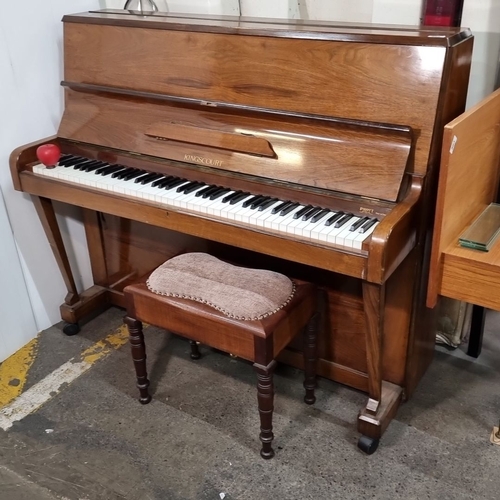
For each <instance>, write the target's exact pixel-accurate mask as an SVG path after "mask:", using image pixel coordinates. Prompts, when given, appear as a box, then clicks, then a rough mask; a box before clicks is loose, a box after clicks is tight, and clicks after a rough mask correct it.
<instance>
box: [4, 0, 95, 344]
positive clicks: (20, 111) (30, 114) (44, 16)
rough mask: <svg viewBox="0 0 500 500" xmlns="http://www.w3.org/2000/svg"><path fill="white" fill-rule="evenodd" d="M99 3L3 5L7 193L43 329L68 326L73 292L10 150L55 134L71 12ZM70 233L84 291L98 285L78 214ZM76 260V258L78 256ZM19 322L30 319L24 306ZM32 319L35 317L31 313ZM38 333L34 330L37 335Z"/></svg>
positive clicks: (69, 0)
mask: <svg viewBox="0 0 500 500" xmlns="http://www.w3.org/2000/svg"><path fill="white" fill-rule="evenodd" d="M98 6H99V3H98V1H97V0H45V1H43V2H40V1H39V0H24V1H23V2H22V10H21V11H20V10H19V5H18V2H2V8H1V10H2V13H1V15H0V65H1V66H0V75H1V77H0V89H1V94H0V95H1V97H2V100H1V104H0V105H1V115H0V116H1V119H2V123H1V134H0V165H1V168H0V188H1V189H2V191H3V195H4V198H5V204H6V206H7V212H8V215H9V218H10V224H11V226H12V229H13V231H14V236H15V239H16V243H17V247H18V250H19V254H20V256H19V257H20V260H21V263H22V265H23V270H24V275H25V280H26V283H27V285H28V291H29V295H30V299H31V303H32V307H33V311H34V314H35V320H36V327H37V329H38V330H40V329H43V328H47V327H48V326H50V325H52V324H54V323H56V322H57V321H59V320H60V316H59V305H60V304H61V302H62V300H63V299H64V296H65V295H66V289H65V287H64V284H63V281H62V278H61V276H60V274H59V271H58V268H57V266H56V263H55V259H54V257H53V255H52V252H51V250H50V247H49V244H48V241H47V238H46V237H45V234H44V232H43V230H42V227H41V225H40V223H39V221H38V217H37V215H36V212H35V210H34V208H33V205H32V203H31V201H30V199H29V196H27V195H25V194H21V193H18V192H16V191H14V189H13V187H12V181H11V178H10V173H9V168H8V157H9V154H10V152H11V151H12V150H13V149H14V148H16V147H18V146H20V145H23V144H26V143H28V142H31V141H35V140H37V139H40V138H43V137H47V136H50V135H53V134H54V133H55V132H56V130H57V127H58V125H59V121H60V117H61V112H62V91H61V89H60V86H59V82H60V80H61V79H62V23H61V22H60V21H61V18H62V16H63V14H65V13H68V12H81V11H85V10H89V9H95V8H98ZM64 213H67V214H69V216H67V217H65V218H64V220H63V221H62V222H63V227H64V228H65V229H66V231H65V232H67V234H69V236H70V239H71V245H70V249H71V255H72V257H73V261H74V262H75V261H78V265H75V271H76V279H77V281H78V282H79V285H80V287H83V286H89V285H90V272H89V262H88V256H87V252H86V249H85V236H84V233H83V228H82V224H81V222H80V221H79V217H78V213H76V214H75V213H74V211H73V210H71V209H66V211H65V212H64ZM74 256H76V259H75V258H74ZM16 314H17V316H18V317H19V318H21V317H22V316H23V314H28V313H27V312H26V310H25V308H24V306H21V305H19V306H18V310H17V311H16ZM29 314H31V312H30V313H29ZM36 333H37V330H35V331H33V334H32V335H33V336H34V335H35V334H36Z"/></svg>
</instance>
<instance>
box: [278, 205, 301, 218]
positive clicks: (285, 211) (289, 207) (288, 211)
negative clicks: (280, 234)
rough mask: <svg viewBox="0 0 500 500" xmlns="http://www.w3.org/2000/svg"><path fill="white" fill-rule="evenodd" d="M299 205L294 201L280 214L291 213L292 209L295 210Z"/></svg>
mask: <svg viewBox="0 0 500 500" xmlns="http://www.w3.org/2000/svg"><path fill="white" fill-rule="evenodd" d="M298 206H299V204H298V203H292V204H291V205H288V207H286V208H285V209H283V210H282V211H281V212H280V216H283V215H287V214H289V213H290V212H291V211H292V210H295V209H296V208H297V207H298Z"/></svg>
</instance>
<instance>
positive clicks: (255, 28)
mask: <svg viewBox="0 0 500 500" xmlns="http://www.w3.org/2000/svg"><path fill="white" fill-rule="evenodd" d="M63 21H64V22H66V23H88V24H100V25H106V24H108V25H113V26H128V27H138V28H148V29H167V30H179V31H198V32H205V33H233V34H240V35H243V34H244V35H255V36H273V37H285V38H311V39H314V40H344V41H345V40H353V41H366V42H370V43H386V42H387V37H390V39H391V43H398V44H404V43H409V44H415V43H418V44H419V45H433V46H436V45H441V46H450V45H453V44H455V43H458V42H460V41H461V40H463V39H465V38H467V37H469V36H470V31H469V30H467V29H465V30H464V29H462V28H455V27H451V28H448V27H435V26H398V25H393V24H392V25H388V24H387V25H383V24H380V25H375V24H367V23H366V24H352V23H344V22H332V21H319V20H309V19H271V18H256V17H245V16H223V15H203V14H192V13H176V12H155V13H151V14H145V15H138V14H134V13H132V12H130V11H127V10H123V9H102V10H94V11H89V12H84V13H81V14H73V15H66V16H64V18H63Z"/></svg>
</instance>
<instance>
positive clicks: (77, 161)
mask: <svg viewBox="0 0 500 500" xmlns="http://www.w3.org/2000/svg"><path fill="white" fill-rule="evenodd" d="M91 161H93V160H89V159H88V158H79V159H78V160H76V161H74V162H72V163H70V164H69V165H68V167H71V168H75V167H76V166H78V165H81V164H82V163H88V162H91Z"/></svg>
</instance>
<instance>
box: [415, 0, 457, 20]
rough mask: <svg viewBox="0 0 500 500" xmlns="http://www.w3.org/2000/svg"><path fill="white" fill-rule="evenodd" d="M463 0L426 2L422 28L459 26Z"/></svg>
mask: <svg viewBox="0 0 500 500" xmlns="http://www.w3.org/2000/svg"><path fill="white" fill-rule="evenodd" d="M463 3H464V2H463V0H426V2H425V6H424V16H423V24H424V26H460V23H461V21H462V8H463Z"/></svg>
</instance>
